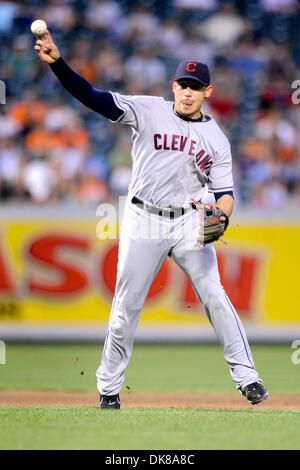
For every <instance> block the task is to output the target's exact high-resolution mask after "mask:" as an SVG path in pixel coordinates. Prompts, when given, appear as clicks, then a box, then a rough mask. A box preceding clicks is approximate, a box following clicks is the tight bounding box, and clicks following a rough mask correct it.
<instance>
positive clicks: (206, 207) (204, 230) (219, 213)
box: [191, 199, 229, 248]
mask: <svg viewBox="0 0 300 470" xmlns="http://www.w3.org/2000/svg"><path fill="white" fill-rule="evenodd" d="M191 204H192V205H193V206H194V208H196V209H197V211H198V214H199V232H198V237H197V241H196V246H199V248H203V246H205V245H207V244H208V243H212V242H214V241H216V240H219V238H220V237H221V236H222V235H223V234H224V232H225V230H226V229H227V227H228V224H229V217H228V216H227V215H226V214H225V212H224V211H223V210H222V209H220V208H219V207H216V206H213V205H212V204H203V203H201V202H196V201H194V200H193V199H192V200H191Z"/></svg>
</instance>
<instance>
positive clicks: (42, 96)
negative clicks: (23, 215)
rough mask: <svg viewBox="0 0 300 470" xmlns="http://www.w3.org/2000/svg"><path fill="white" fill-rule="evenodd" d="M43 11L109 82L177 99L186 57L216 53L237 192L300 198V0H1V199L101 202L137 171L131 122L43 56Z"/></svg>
mask: <svg viewBox="0 0 300 470" xmlns="http://www.w3.org/2000/svg"><path fill="white" fill-rule="evenodd" d="M36 18H42V19H44V20H45V21H46V22H47V24H48V27H49V29H50V31H51V33H52V35H53V37H54V39H55V41H56V43H57V44H58V46H59V48H60V50H61V53H62V56H63V57H64V58H65V60H66V61H67V62H68V63H69V65H70V66H71V67H72V68H73V69H74V70H76V71H77V72H78V73H80V74H81V75H82V76H84V77H85V78H86V79H87V80H89V81H90V82H91V83H92V84H93V85H94V86H95V87H97V88H100V89H108V90H111V91H119V92H120V93H122V94H129V95H132V94H153V95H159V96H164V97H165V98H167V99H172V95H171V93H170V92H171V82H172V76H173V74H174V71H175V69H176V66H177V64H178V62H179V61H181V60H191V59H193V60H199V61H201V62H205V63H207V64H208V65H209V67H210V68H211V72H212V77H213V84H214V87H215V90H214V93H213V95H212V97H211V99H210V100H207V102H206V103H205V111H206V112H207V113H208V114H211V115H213V116H214V117H215V119H216V120H217V122H218V123H219V124H220V126H221V127H222V128H223V130H224V131H225V133H226V135H227V136H228V138H229V140H230V142H231V145H232V154H233V168H234V179H235V187H236V190H235V199H236V201H237V203H238V204H241V205H246V206H247V207H254V208H264V209H270V208H279V207H284V206H286V205H287V204H289V205H291V206H295V207H299V205H300V151H299V149H300V133H299V132H297V130H298V129H299V126H300V106H299V104H298V103H297V100H296V99H295V97H296V98H297V89H293V88H292V83H293V82H294V81H295V80H297V79H298V80H299V85H298V87H300V8H299V6H298V2H297V0H250V1H247V2H246V1H238V0H237V1H235V2H229V1H221V0H219V1H218V0H205V1H204V0H144V1H141V0H140V1H134V0H119V1H114V0H93V1H83V0H48V1H40V0H30V1H29V0H25V1H22V2H20V1H10V0H8V1H6V0H0V41H1V50H0V79H1V80H3V81H4V83H5V85H6V104H1V105H0V202H2V203H3V202H5V203H16V202H17V203H21V202H26V203H28V202H32V203H34V204H41V203H43V204H44V203H51V204H70V205H78V204H82V205H86V204H89V205H91V204H92V205H93V204H95V205H97V204H99V203H101V202H107V201H113V200H114V199H115V198H116V197H118V195H123V194H126V192H127V188H128V184H129V181H130V177H131V156H130V148H131V139H130V130H129V129H127V128H126V126H121V125H115V124H112V123H110V122H108V121H107V120H106V119H105V118H103V117H102V116H100V115H97V114H96V113H93V112H91V111H89V110H88V109H87V108H85V107H84V106H83V105H81V104H80V103H79V102H77V101H76V100H75V99H74V98H73V97H72V96H71V95H69V94H68V93H67V92H66V91H65V90H64V89H63V88H62V86H61V85H60V84H59V83H58V81H57V79H56V77H55V76H54V74H53V73H52V71H51V69H50V67H48V66H47V65H46V64H44V63H41V61H40V60H39V59H38V57H37V56H36V53H35V51H34V49H33V46H34V42H35V38H34V37H33V36H32V34H31V32H30V24H31V22H32V21H33V20H34V19H36ZM293 93H294V94H293ZM298 95H299V98H300V93H298ZM293 97H294V98H293ZM299 101H300V99H299Z"/></svg>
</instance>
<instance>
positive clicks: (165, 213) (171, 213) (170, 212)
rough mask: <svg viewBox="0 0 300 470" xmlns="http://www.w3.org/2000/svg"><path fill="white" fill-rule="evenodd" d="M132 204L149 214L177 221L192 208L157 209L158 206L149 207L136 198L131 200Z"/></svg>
mask: <svg viewBox="0 0 300 470" xmlns="http://www.w3.org/2000/svg"><path fill="white" fill-rule="evenodd" d="M131 202H132V204H135V205H137V206H139V207H140V208H141V209H143V210H145V211H147V212H149V213H150V214H155V215H159V216H160V217H166V218H169V219H176V218H177V217H181V216H182V215H183V214H184V213H185V212H187V211H189V210H190V208H189V207H187V208H186V209H184V207H173V208H171V207H170V208H166V207H156V206H148V204H145V203H144V202H143V201H142V200H141V199H139V198H138V197H136V196H133V198H132V199H131Z"/></svg>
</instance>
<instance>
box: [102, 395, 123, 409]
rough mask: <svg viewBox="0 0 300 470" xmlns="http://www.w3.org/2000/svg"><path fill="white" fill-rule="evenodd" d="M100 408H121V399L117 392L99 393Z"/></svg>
mask: <svg viewBox="0 0 300 470" xmlns="http://www.w3.org/2000/svg"><path fill="white" fill-rule="evenodd" d="M100 408H102V409H107V410H108V409H110V410H119V409H120V408H121V400H120V397H119V394H117V395H100Z"/></svg>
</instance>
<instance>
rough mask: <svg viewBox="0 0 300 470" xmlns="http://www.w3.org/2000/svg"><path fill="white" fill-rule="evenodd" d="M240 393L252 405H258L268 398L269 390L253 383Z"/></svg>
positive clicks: (257, 383)
mask: <svg viewBox="0 0 300 470" xmlns="http://www.w3.org/2000/svg"><path fill="white" fill-rule="evenodd" d="M240 392H241V394H242V395H244V397H246V398H247V400H249V401H250V402H251V403H252V405H257V404H258V403H260V402H261V401H263V400H266V399H267V398H268V392H267V390H266V389H265V388H264V386H263V385H262V384H260V383H259V382H253V383H252V384H249V385H246V387H244V388H243V389H242V388H240Z"/></svg>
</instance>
